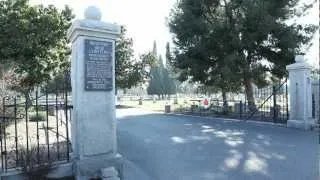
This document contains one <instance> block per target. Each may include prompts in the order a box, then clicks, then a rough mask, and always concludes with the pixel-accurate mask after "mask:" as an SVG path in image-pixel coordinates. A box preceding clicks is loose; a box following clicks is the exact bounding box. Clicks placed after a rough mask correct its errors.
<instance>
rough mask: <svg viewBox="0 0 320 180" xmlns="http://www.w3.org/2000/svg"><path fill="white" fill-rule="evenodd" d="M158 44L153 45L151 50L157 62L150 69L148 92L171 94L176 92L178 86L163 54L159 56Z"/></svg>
mask: <svg viewBox="0 0 320 180" xmlns="http://www.w3.org/2000/svg"><path fill="white" fill-rule="evenodd" d="M156 53H157V46H156V43H154V45H153V50H152V52H151V54H152V56H154V58H155V60H156V63H154V65H153V66H152V67H151V69H150V81H149V87H148V89H147V91H148V94H152V95H170V94H175V93H176V86H175V83H174V80H173V78H172V77H171V76H170V73H169V71H168V69H167V68H166V67H165V66H164V62H163V59H162V57H161V55H160V56H159V57H158V58H156V56H157V54H156Z"/></svg>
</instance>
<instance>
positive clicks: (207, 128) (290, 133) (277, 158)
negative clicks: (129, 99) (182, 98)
mask: <svg viewBox="0 0 320 180" xmlns="http://www.w3.org/2000/svg"><path fill="white" fill-rule="evenodd" d="M117 117H118V121H117V123H118V148H119V152H120V153H121V154H122V155H123V156H124V157H125V158H127V159H128V160H129V161H131V162H132V163H133V164H134V165H135V166H137V168H138V169H140V170H143V171H144V172H145V173H146V174H147V175H148V176H149V177H148V178H149V179H152V180H208V179H210V180H212V179H214V180H227V179H228V180H229V179H231V180H233V179H234V180H239V179H240V180H264V179H275V180H283V179H290V180H316V179H317V169H318V166H317V150H318V146H317V143H318V142H317V134H316V133H315V132H305V131H300V130H294V129H288V128H284V127H277V126H271V125H261V124H256V123H243V122H234V121H227V120H215V119H205V118H197V117H185V116H173V115H164V114H159V113H158V114H152V113H151V112H144V111H142V110H139V109H121V110H117ZM133 179H139V177H135V178H133Z"/></svg>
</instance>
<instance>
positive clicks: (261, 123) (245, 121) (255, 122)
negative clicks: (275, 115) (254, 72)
mask: <svg viewBox="0 0 320 180" xmlns="http://www.w3.org/2000/svg"><path fill="white" fill-rule="evenodd" d="M164 115H171V116H185V117H195V118H203V119H211V120H227V121H233V122H243V123H251V124H258V125H270V126H278V127H284V128H287V124H279V123H272V122H261V121H252V120H241V119H232V118H220V117H209V116H197V115H188V114H179V113H165V114H164Z"/></svg>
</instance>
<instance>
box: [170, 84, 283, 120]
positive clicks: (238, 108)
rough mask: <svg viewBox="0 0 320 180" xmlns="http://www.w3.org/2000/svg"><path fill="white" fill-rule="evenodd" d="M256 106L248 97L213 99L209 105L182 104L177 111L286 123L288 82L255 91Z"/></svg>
mask: <svg viewBox="0 0 320 180" xmlns="http://www.w3.org/2000/svg"><path fill="white" fill-rule="evenodd" d="M254 99H255V107H254V108H249V104H248V101H247V100H246V99H241V100H228V101H227V102H224V101H223V100H221V99H211V100H210V103H209V105H208V106H204V105H203V102H201V101H200V100H199V101H198V102H195V103H193V104H192V105H189V104H188V105H187V106H181V107H180V108H177V109H176V110H175V111H176V112H177V113H183V114H189V115H199V116H211V117H223V118H234V119H242V120H254V121H264V122H272V123H283V124H285V123H286V122H287V120H288V118H289V104H288V103H289V102H288V84H287V80H285V81H283V82H282V83H279V84H276V85H272V86H268V87H265V88H262V89H256V90H255V91H254Z"/></svg>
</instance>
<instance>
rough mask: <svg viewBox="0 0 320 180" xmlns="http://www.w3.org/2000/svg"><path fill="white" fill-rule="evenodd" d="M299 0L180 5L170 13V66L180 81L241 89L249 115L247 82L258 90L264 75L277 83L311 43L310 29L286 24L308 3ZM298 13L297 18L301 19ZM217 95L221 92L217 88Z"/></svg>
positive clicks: (188, 1)
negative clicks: (178, 72) (172, 59)
mask: <svg viewBox="0 0 320 180" xmlns="http://www.w3.org/2000/svg"><path fill="white" fill-rule="evenodd" d="M299 2H300V0H281V1H279V0H268V1H266V0H261V1H256V0H230V1H226V0H211V1H193V0H181V1H179V2H178V3H177V5H176V8H175V9H174V10H173V11H172V14H171V18H170V22H169V27H170V30H171V32H172V33H174V35H175V36H174V42H175V45H176V47H177V50H176V51H175V63H174V65H175V66H176V67H177V68H179V69H181V70H182V71H181V77H182V79H183V78H184V79H185V78H187V77H190V76H191V77H192V80H194V81H200V82H202V83H203V84H208V85H217V86H218V87H220V88H225V87H226V89H225V91H230V90H232V89H237V88H238V87H239V86H238V85H239V84H238V83H241V84H240V85H243V86H244V87H245V92H246V96H247V100H248V103H249V105H250V107H249V108H250V109H251V110H254V108H255V101H254V97H253V87H252V85H253V83H256V84H257V85H264V84H266V83H268V82H267V81H266V75H267V73H271V74H272V75H273V76H274V77H276V78H277V79H281V78H282V77H283V76H285V75H286V69H285V67H286V65H288V64H290V63H292V62H293V61H294V56H295V55H296V54H299V53H302V52H303V47H304V46H305V45H307V44H308V42H309V41H310V39H311V38H312V36H313V34H314V32H315V30H316V27H315V26H313V25H298V24H288V23H287V20H290V18H292V17H294V16H296V15H297V13H294V12H305V10H307V9H308V8H310V6H312V4H311V3H310V4H307V5H305V6H303V7H302V9H301V8H297V5H298V3H299ZM302 14H303V13H301V14H298V15H299V16H301V15H302ZM222 90H223V89H222Z"/></svg>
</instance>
